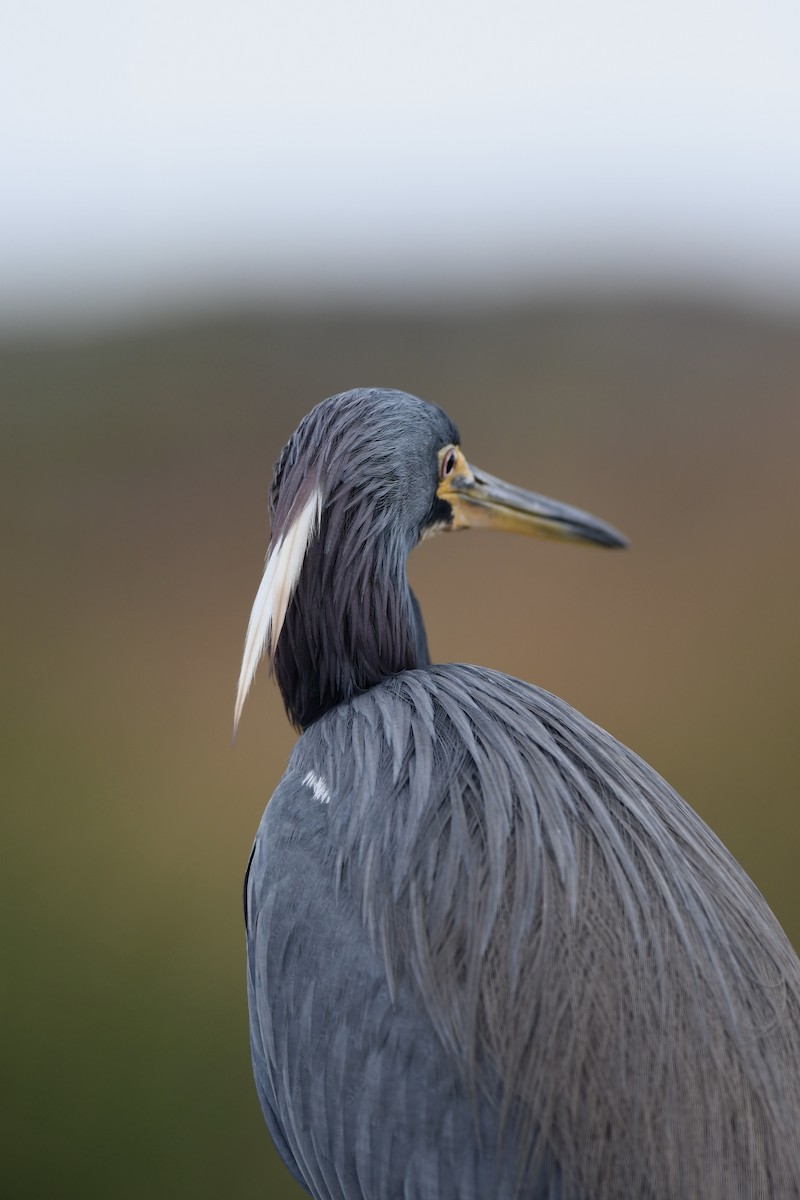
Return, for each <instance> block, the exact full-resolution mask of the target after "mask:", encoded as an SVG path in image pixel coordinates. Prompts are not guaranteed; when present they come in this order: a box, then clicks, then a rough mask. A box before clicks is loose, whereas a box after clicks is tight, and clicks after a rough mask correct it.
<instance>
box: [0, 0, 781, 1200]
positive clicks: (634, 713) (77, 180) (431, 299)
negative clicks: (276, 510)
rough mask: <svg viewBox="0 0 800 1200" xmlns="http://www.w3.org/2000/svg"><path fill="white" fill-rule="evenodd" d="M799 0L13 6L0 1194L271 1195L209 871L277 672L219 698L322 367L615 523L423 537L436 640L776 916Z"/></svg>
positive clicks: (149, 0)
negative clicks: (688, 814)
mask: <svg viewBox="0 0 800 1200" xmlns="http://www.w3.org/2000/svg"><path fill="white" fill-rule="evenodd" d="M798 14H800V10H798V8H797V6H796V5H795V4H793V3H789V2H788V0H786V2H783V0H768V2H767V3H762V4H760V5H756V4H753V3H744V2H742V0H728V3H727V4H725V5H724V6H723V5H719V4H717V3H713V2H712V0H692V3H689V2H688V0H672V3H670V4H666V3H661V4H654V5H647V6H643V5H641V4H634V3H633V2H625V0H609V2H608V3H606V4H604V5H602V6H600V5H596V4H593V3H591V2H590V0H559V3H555V0H542V2H541V3H539V4H531V3H529V2H528V3H513V2H512V0H494V2H493V3H492V4H491V5H489V4H488V3H486V2H484V3H475V4H470V3H465V2H464V0H459V3H458V4H455V3H450V2H446V0H443V2H441V3H439V4H436V5H428V4H425V3H423V0H404V3H403V4H402V5H400V4H383V3H377V4H376V3H374V2H371V3H366V0H341V3H339V4H337V5H335V6H334V5H330V4H324V3H322V2H321V0H309V2H308V3H306V4H304V5H302V6H301V5H275V4H268V3H263V2H262V3H255V2H253V3H251V2H249V0H230V3H228V4H227V5H225V6H224V7H220V6H211V5H210V4H207V3H205V2H204V0H193V2H192V3H191V4H189V3H188V2H187V0H159V2H158V3H155V0H137V2H136V3H131V2H128V0H120V2H119V3H116V4H114V5H112V6H109V5H107V4H101V3H99V0H97V2H91V0H74V3H72V4H70V5H62V4H57V3H56V2H55V0H36V2H35V3H27V4H25V5H22V4H20V3H12V4H11V5H9V6H7V8H6V10H5V14H4V21H3V25H4V32H3V37H2V39H0V157H1V158H2V163H3V178H2V188H1V189H0V406H1V407H0V488H1V489H2V492H3V503H2V508H1V509H0V511H1V512H2V522H3V554H2V567H0V571H2V611H3V621H2V627H0V639H2V652H3V657H2V662H3V667H2V682H3V694H2V705H3V712H2V721H1V722H0V739H2V744H1V745H0V763H2V777H3V800H4V813H3V816H4V827H5V830H6V833H5V836H4V838H3V849H4V852H5V854H4V857H5V864H4V869H3V872H2V878H3V886H4V888H5V891H6V896H5V898H4V903H3V905H2V913H3V918H2V919H3V924H4V963H5V969H4V971H3V989H2V991H3V1004H4V1015H3V1029H4V1033H5V1036H4V1039H3V1040H4V1043H5V1059H6V1062H5V1065H4V1088H3V1105H4V1107H5V1109H6V1111H5V1113H4V1114H3V1122H2V1125H3V1129H4V1131H5V1134H6V1145H5V1147H4V1151H3V1155H2V1166H0V1174H1V1176H2V1177H0V1185H1V1186H2V1191H3V1194H4V1195H8V1196H14V1197H23V1196H31V1197H37V1198H38V1197H42V1196H54V1197H55V1196H58V1197H66V1196H81V1197H89V1196H95V1195H97V1196H114V1197H132V1198H133V1197H142V1196H147V1197H160V1196H164V1197H182V1196H192V1197H218V1196H219V1195H221V1194H224V1195H230V1196H237V1195H248V1196H251V1195H253V1194H258V1195H264V1196H266V1197H270V1198H275V1200H280V1198H281V1197H287V1198H288V1197H290V1196H294V1195H298V1194H299V1193H298V1192H297V1191H296V1190H295V1189H293V1188H292V1186H290V1182H289V1178H288V1176H287V1175H286V1173H285V1172H284V1171H283V1169H282V1168H281V1167H280V1165H279V1164H278V1163H277V1160H276V1159H275V1158H274V1156H273V1152H272V1149H271V1146H270V1143H269V1139H268V1136H267V1134H266V1131H265V1129H264V1127H263V1124H262V1121H261V1116H260V1112H259V1110H258V1105H257V1101H256V1097H255V1092H254V1089H253V1086H252V1082H251V1078H250V1066H249V1054H248V1045H247V1017H246V1004H245V990H244V947H243V931H242V920H241V902H240V893H241V880H242V875H243V871H244V866H245V863H246V861H247V856H248V853H249V848H250V842H251V839H252V837H253V834H254V832H255V829H256V826H257V824H258V821H259V819H260V816H261V812H262V809H263V806H264V804H265V802H266V800H267V799H268V797H269V795H270V793H271V791H272V789H273V787H274V785H275V783H276V782H277V780H278V778H279V777H280V774H281V772H282V770H283V765H284V763H285V760H286V757H287V754H288V751H289V749H290V747H291V744H292V741H293V734H292V732H291V730H290V729H289V727H288V725H287V722H286V720H285V717H284V715H283V712H282V709H281V705H280V702H279V700H278V697H277V695H276V692H275V689H274V687H273V686H272V685H271V683H270V682H269V680H268V679H267V678H266V675H264V676H263V677H260V678H259V681H258V686H257V687H256V689H255V692H254V695H253V697H252V698H251V700H250V701H249V702H248V706H247V708H246V710H245V715H244V720H243V725H242V728H241V730H240V735H239V738H238V742H237V745H236V747H235V749H232V748H231V723H232V710H233V699H234V687H235V681H236V677H237V674H238V668H239V655H240V649H241V643H242V639H243V635H244V630H245V625H246V621H247V616H248V613H249V608H250V604H251V601H252V598H253V595H254V593H255V589H256V587H257V584H258V580H259V578H260V572H261V566H262V563H263V556H264V552H265V549H266V545H267V541H268V537H269V530H268V525H267V517H266V492H267V487H268V483H269V479H270V474H271V467H272V463H273V461H274V460H275V458H276V456H277V454H278V452H279V450H280V448H281V446H282V445H283V443H284V442H285V440H286V439H287V437H288V436H289V434H290V433H291V431H292V430H293V428H294V427H295V425H296V424H297V422H298V420H299V419H300V417H301V416H302V415H303V414H304V413H305V412H306V411H307V410H308V409H309V408H310V407H311V406H312V405H313V404H314V403H316V402H317V401H318V400H320V399H322V398H323V397H324V396H326V395H329V394H331V393H333V392H336V391H339V390H342V389H345V388H348V387H352V386H356V385H364V384H380V385H385V386H393V387H401V388H404V389H406V390H409V391H413V392H416V393H418V394H420V395H423V396H425V397H426V398H427V399H430V400H432V401H435V402H437V403H439V404H441V405H442V406H443V407H444V408H445V409H447V411H448V412H449V413H450V414H451V416H452V417H453V418H454V419H455V421H456V423H457V424H458V425H459V426H460V428H461V432H462V439H463V445H464V449H465V452H466V453H467V456H468V457H470V458H472V459H473V460H474V461H475V462H477V463H479V464H480V465H482V466H484V467H485V468H486V469H487V470H489V471H491V472H493V473H494V474H498V475H502V476H505V477H507V478H509V479H511V480H513V481H515V482H518V483H521V484H524V485H527V486H530V487H532V488H535V489H536V490H539V491H542V492H545V493H548V494H551V495H554V496H556V497H558V498H560V499H564V500H566V501H569V502H571V503H573V504H577V505H580V506H581V507H585V508H588V509H589V510H590V511H593V512H596V513H597V514H598V515H600V516H602V517H604V518H606V519H607V520H609V521H611V522H613V523H614V524H615V525H617V526H618V527H620V528H621V529H622V530H624V531H625V532H626V533H627V534H628V535H629V536H630V538H631V540H632V548H631V549H630V551H629V552H627V553H626V554H624V555H603V554H598V553H593V552H586V551H584V552H580V551H578V550H573V549H570V548H567V547H559V546H552V545H547V544H539V543H531V542H526V541H521V540H515V539H512V538H502V537H496V538H490V537H488V536H485V535H481V534H475V535H472V536H465V537H463V538H452V539H447V540H445V539H436V540H433V541H431V542H428V543H426V544H425V545H424V546H422V547H420V549H419V550H418V551H416V552H415V554H414V556H413V557H412V560H411V564H410V572H411V576H412V580H413V583H414V585H415V587H416V589H417V592H418V595H419V596H420V598H421V600H422V603H423V609H424V611H425V614H426V620H427V624H428V631H429V638H430V643H431V647H432V651H433V653H434V656H435V657H437V658H439V659H442V660H467V661H473V662H478V663H483V664H486V665H490V666H493V667H496V668H499V669H501V670H505V671H509V672H511V673H513V674H517V675H520V676H522V677H524V678H527V679H530V680H533V681H535V682H537V683H539V684H541V685H542V686H544V687H546V688H548V689H550V690H552V691H555V692H557V693H558V694H560V695H562V696H564V697H565V698H567V699H568V700H569V701H570V702H572V703H573V704H575V705H576V706H577V707H579V708H580V709H582V710H583V711H584V712H586V713H587V714H588V715H589V716H590V717H592V718H593V719H594V720H595V721H597V722H599V723H600V724H601V725H603V726H605V727H606V728H608V729H609V730H610V731H611V732H612V733H614V734H615V735H616V736H617V737H619V738H621V739H622V740H623V741H625V742H627V743H628V744H630V745H631V746H632V747H633V748H634V749H635V750H637V751H638V752H639V753H640V754H642V755H643V756H644V757H645V758H647V759H648V760H649V761H650V762H652V763H653V765H654V766H655V767H656V768H657V769H659V770H660V771H661V772H662V773H663V774H664V775H666V777H667V778H668V779H669V780H670V781H671V782H672V783H673V784H674V785H675V786H676V787H677V788H678V790H680V791H681V792H682V793H683V794H684V795H685V796H686V798H687V799H688V800H689V801H690V802H691V803H692V804H693V805H694V806H695V807H696V808H697V809H698V810H699V811H700V812H701V813H702V814H703V816H704V817H705V818H706V819H707V820H708V821H709V822H710V824H711V825H712V826H713V828H714V829H715V830H716V831H717V832H718V833H719V834H720V835H721V837H722V838H723V840H724V841H725V842H726V843H727V844H728V846H729V847H730V848H731V849H732V851H733V852H734V853H735V854H736V855H737V857H738V858H739V859H740V860H741V861H742V862H743V863H744V865H745V867H746V868H747V870H748V871H749V872H750V873H751V875H752V876H753V878H754V879H755V881H756V882H757V884H758V885H759V887H760V888H761V889H762V891H763V892H764V893H765V895H766V896H767V899H768V900H769V902H770V903H771V904H772V906H773V907H774V909H775V911H776V913H777V914H778V917H779V919H780V920H781V922H782V923H783V925H784V927H785V928H786V930H787V932H788V934H789V936H790V937H791V938H792V940H793V941H794V943H795V945H800V879H798V872H797V862H798V857H799V856H800V815H798V812H797V793H798V788H797V783H798V766H797V763H798V757H797V704H798V702H797V696H798V686H799V685H800V656H799V655H798V650H799V649H800V646H799V645H798V622H797V614H798V610H799V609H800V565H799V564H798V554H797V546H798V535H800V472H799V471H798V445H800V440H799V439H800V402H799V401H800V337H798V335H799V334H800V215H799V214H800V151H799V150H798V118H797V114H798V112H800V73H798V71H797V57H796V49H797V45H798V39H799V38H800V15H798ZM453 586H455V587H456V594H457V595H458V596H459V598H460V600H459V604H458V606H457V607H456V608H455V609H454V607H453V605H452V603H451V602H450V598H451V597H452V595H453V591H452V588H453Z"/></svg>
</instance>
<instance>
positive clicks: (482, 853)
mask: <svg viewBox="0 0 800 1200" xmlns="http://www.w3.org/2000/svg"><path fill="white" fill-rule="evenodd" d="M254 864H255V868H256V869H255V871H254V870H253V869H251V892H252V894H253V897H254V900H253V901H252V902H251V911H253V909H254V908H255V909H257V911H258V916H259V920H260V921H261V924H262V928H264V929H265V928H266V927H267V925H270V928H271V930H272V939H273V951H274V952H273V961H276V962H278V961H280V962H286V961H288V960H289V958H290V957H291V955H292V954H295V955H297V954H304V955H306V956H307V964H306V968H305V971H304V972H298V971H297V970H296V969H293V970H292V971H291V972H288V973H287V976H286V977H287V978H290V979H291V980H292V984H291V986H292V987H297V986H300V987H311V988H312V990H314V991H315V993H316V995H317V996H319V994H320V990H321V989H323V988H324V989H326V991H327V993H328V1000H327V1001H326V1003H330V1005H331V1007H330V1008H329V1009H326V1011H330V1012H334V1011H336V1009H337V1006H339V1007H342V1008H343V1007H346V1003H345V997H350V998H351V1001H352V1004H353V1005H355V1007H356V1008H357V1007H358V1005H359V1004H363V1003H364V1000H363V997H364V996H366V995H371V994H373V992H374V989H376V988H377V989H378V990H380V994H381V996H382V997H383V1000H384V1001H385V1002H390V1001H391V1000H392V998H393V997H396V996H398V995H400V994H407V995H408V996H410V997H412V999H413V1003H414V1004H415V1005H416V1010H415V1011H416V1012H417V1014H418V1015H417V1022H418V1024H417V1031H416V1035H415V1036H417V1037H418V1036H419V1028H420V1026H419V1020H420V1019H421V1020H423V1022H424V1025H425V1027H426V1028H427V1029H429V1030H430V1031H432V1034H433V1040H432V1041H429V1042H428V1043H426V1045H427V1048H428V1050H432V1047H433V1046H436V1047H437V1048H438V1049H437V1053H438V1052H439V1051H440V1050H441V1049H442V1048H443V1049H444V1053H445V1056H446V1057H447V1056H448V1055H449V1061H450V1062H451V1063H452V1064H453V1070H457V1071H458V1072H459V1073H460V1075H461V1077H462V1078H463V1079H464V1080H465V1081H466V1086H467V1087H468V1089H472V1092H473V1094H480V1095H482V1096H484V1097H489V1098H490V1099H491V1100H496V1099H497V1098H498V1096H499V1097H500V1100H499V1103H500V1107H501V1110H502V1111H504V1112H506V1113H511V1114H516V1117H515V1118H514V1119H515V1120H516V1119H518V1121H519V1128H520V1129H521V1130H523V1134H522V1136H523V1138H524V1137H527V1138H528V1141H527V1143H525V1145H526V1146H527V1149H528V1150H530V1148H531V1146H532V1145H533V1144H534V1143H535V1142H536V1140H537V1139H538V1135H539V1133H541V1132H543V1134H544V1140H546V1141H547V1143H548V1145H549V1146H551V1147H552V1149H553V1151H554V1153H555V1155H556V1158H557V1159H560V1158H561V1157H562V1153H563V1155H565V1156H566V1159H570V1160H571V1161H574V1155H573V1152H572V1150H571V1149H570V1148H571V1147H575V1146H578V1145H580V1146H581V1147H583V1149H582V1151H581V1155H580V1156H579V1160H578V1161H577V1163H576V1165H575V1170H576V1177H575V1179H576V1183H577V1185H578V1190H579V1191H580V1190H587V1189H588V1190H589V1191H591V1188H589V1183H590V1181H592V1180H594V1181H596V1180H598V1179H604V1180H606V1181H607V1190H606V1191H598V1192H597V1194H609V1195H611V1194H635V1193H637V1191H638V1190H641V1188H645V1186H646V1183H647V1180H648V1179H652V1178H653V1177H654V1175H658V1174H660V1175H661V1176H663V1180H664V1193H665V1194H696V1195H699V1194H705V1195H709V1196H712V1195H713V1196H721V1195H726V1196H727V1195H730V1196H734V1195H738V1194H739V1192H738V1191H737V1187H738V1184H737V1182H736V1181H737V1180H742V1179H749V1180H751V1181H752V1182H753V1186H754V1187H755V1188H756V1190H755V1191H754V1192H753V1194H756V1193H757V1191H758V1187H757V1186H756V1182H757V1181H758V1180H762V1181H763V1179H764V1178H766V1175H765V1172H766V1173H767V1174H769V1175H770V1177H774V1178H778V1176H779V1175H780V1173H781V1172H785V1174H784V1175H780V1177H781V1178H787V1179H788V1178H789V1177H791V1178H793V1179H797V1178H800V1161H798V1160H799V1159H800V1149H798V1147H800V974H799V971H798V962H797V959H796V957H795V955H794V954H793V952H792V950H791V948H790V946H789V944H788V942H787V940H786V938H785V936H784V935H783V932H782V931H781V929H780V926H779V925H778V923H777V922H776V921H775V918H774V917H773V916H772V914H771V912H770V911H769V908H768V907H767V905H766V904H765V902H764V900H763V898H762V897H761V896H760V894H759V893H758V891H757V889H756V888H755V887H754V886H753V884H752V883H751V882H750V880H749V879H748V878H747V876H746V874H745V873H744V872H743V871H742V869H741V868H740V867H739V866H738V864H737V863H736V862H735V861H734V860H733V858H732V857H731V856H730V855H729V854H728V852H727V851H726V850H725V848H724V847H723V846H722V844H721V843H720V842H719V840H718V839H717V838H716V837H715V836H714V834H713V833H711V831H710V830H709V829H708V827H707V826H706V825H705V824H704V823H703V821H702V820H701V819H700V818H699V817H698V816H697V815H696V814H695V813H694V812H693V810H692V809H691V808H690V807H689V806H688V805H687V804H686V803H685V802H684V801H683V800H682V799H681V798H680V797H679V796H678V795H677V794H676V793H675V792H674V791H673V790H672V789H671V788H669V786H668V785H667V784H666V783H665V782H664V781H663V780H662V779H661V778H660V777H659V776H658V774H657V773H656V772H655V771H653V770H652V769H651V768H650V767H648V766H647V765H646V764H645V763H644V762H643V761H642V760H641V759H639V758H638V757H637V756H636V755H635V754H633V753H632V752H631V751H630V750H628V749H627V748H626V747H625V746H623V745H621V744H620V743H619V742H617V741H616V740H615V739H613V738H612V737H611V736H610V735H609V734H607V733H605V732H604V731H603V730H601V729H599V728H598V727H597V726H596V725H594V724H593V723H592V722H591V721H589V720H588V719H587V718H585V717H583V716H582V715H580V714H579V713H577V712H576V711H575V710H574V709H572V708H571V707H570V706H569V705H567V704H566V703H564V702H563V701H561V700H558V699H557V698H556V697H554V696H551V695H550V694H549V693H547V692H545V691H543V690H541V689H539V688H536V687H534V686H532V685H530V684H526V683H524V682H522V681H520V680H516V679H513V678H510V677H508V676H504V675H501V674H498V673H496V672H491V671H487V670H485V669H482V668H477V667H470V666H465V665H449V666H430V667H425V668H420V669H418V670H414V671H407V672H403V673H401V674H399V675H397V676H394V677H392V678H391V679H387V680H386V681H385V682H384V683H383V684H381V685H379V686H378V687H375V688H372V689H370V690H369V692H367V693H365V694H364V695H361V696H358V697H356V698H354V699H353V700H352V701H351V702H350V703H349V704H347V705H340V706H339V707H338V708H336V709H334V710H332V711H331V712H330V713H329V714H327V715H326V716H325V717H323V718H321V719H320V720H319V721H317V722H315V724H314V725H313V726H311V727H310V728H309V729H308V730H307V731H306V732H305V733H304V734H303V736H302V737H301V738H300V739H299V741H298V743H297V745H296V747H295V750H294V752H293V754H292V757H291V760H290V763H289V767H288V770H287V774H286V776H285V777H284V780H283V781H282V783H281V785H280V787H279V788H278V791H277V792H276V794H275V796H274V798H273V800H272V801H271V803H270V805H269V806H268V808H267V812H266V814H265V818H264V823H263V824H262V829H261V831H260V835H259V839H258V841H257V848H256V858H255V859H254ZM256 893H258V897H259V899H258V900H255V896H256ZM278 897H281V899H280V901H279V900H278ZM301 909H302V913H303V914H304V915H303V916H302V920H300V921H299V920H298V913H299V912H300V910H301ZM345 914H346V919H345ZM337 929H340V930H341V934H337ZM336 937H339V944H338V945H337V949H336V951H335V955H336V960H335V962H333V964H332V966H331V968H330V970H329V971H328V972H327V978H326V979H325V980H324V981H323V980H322V979H317V978H315V977H314V970H315V957H316V961H319V960H320V955H321V954H323V953H324V954H325V955H326V956H327V957H326V958H325V961H326V963H329V964H330V963H331V954H330V950H329V949H328V950H324V951H323V950H321V949H320V946H319V945H317V941H319V940H320V939H328V940H330V939H331V938H334V939H335V938H336ZM315 939H316V940H315ZM251 941H252V935H251ZM367 964H368V965H367ZM365 971H366V974H365V973H364V972H365ZM298 981H299V982H298ZM370 988H372V989H373V992H370ZM381 989H382V990H381ZM265 994H266V993H264V995H265ZM374 994H377V992H375V993H374ZM387 998H388V1000H387ZM301 999H302V997H301V996H300V995H296V996H295V997H294V998H291V997H289V1000H288V1001H287V1002H288V1003H290V1004H294V1006H295V1008H296V1010H297V1011H300V1012H302V1006H301ZM285 1000H286V997H285V996H284V997H283V998H282V999H281V1001H280V1003H281V1004H283V1003H284V1001H285ZM262 1002H263V996H262ZM298 1006H300V1007H298ZM320 1011H321V1010H320ZM353 1011H355V1009H353ZM420 1014H422V1016H421V1017H420ZM298 1027H302V1019H301V1020H300V1022H297V1021H295V1023H294V1028H295V1029H297V1028H298ZM377 1027H378V1028H383V1026H380V1024H378V1026H377ZM676 1029H677V1030H681V1031H682V1032H681V1036H680V1037H679V1038H678V1037H676V1038H673V1037H671V1035H670V1030H676ZM309 1036H310V1034H309ZM431 1061H433V1058H431ZM437 1061H438V1060H437ZM543 1080H559V1081H560V1085H559V1088H558V1089H557V1090H554V1089H552V1088H550V1087H543V1086H542V1081H543ZM731 1097H737V1099H736V1101H735V1104H734V1102H733V1101H732V1100H731ZM742 1105H744V1111H745V1113H746V1116H744V1117H743V1115H742V1111H743V1110H742ZM693 1112H712V1113H714V1114H715V1118H714V1121H713V1122H711V1123H708V1124H706V1125H702V1124H701V1125H697V1124H696V1123H693V1122H692V1121H691V1119H689V1117H688V1116H687V1114H691V1113H693ZM631 1114H636V1121H635V1122H634V1121H632V1119H631ZM743 1122H744V1125H743ZM745 1127H746V1128H745ZM524 1131H527V1134H526V1133H525V1132H524ZM531 1139H533V1141H531ZM695 1142H696V1143H697V1144H696V1145H695ZM643 1146H644V1147H645V1148H647V1147H653V1146H657V1147H660V1149H659V1151H658V1153H657V1154H656V1155H655V1157H653V1158H650V1157H649V1151H647V1152H645V1151H643V1150H642V1147H643ZM690 1151H691V1153H690ZM787 1155H788V1156H789V1157H788V1158H787ZM566 1159H565V1161H566ZM711 1161H719V1162H724V1163H726V1164H728V1166H727V1167H726V1172H727V1173H723V1176H721V1177H717V1179H716V1181H715V1183H714V1188H716V1190H714V1189H713V1188H712V1187H711V1185H710V1183H709V1180H707V1179H704V1178H703V1179H701V1178H700V1177H699V1176H698V1177H697V1178H695V1177H694V1176H692V1177H691V1178H689V1177H686V1176H685V1170H686V1166H685V1164H686V1163H703V1162H711ZM636 1163H638V1164H639V1167H638V1168H637V1170H640V1171H641V1173H642V1174H641V1178H638V1179H631V1178H630V1171H631V1169H632V1167H631V1164H636ZM765 1164H771V1165H765ZM776 1164H777V1165H776ZM626 1172H627V1174H626ZM720 1179H721V1182H720ZM584 1184H585V1185H586V1186H585V1187H584V1186H583V1185H584ZM640 1185H641V1188H640ZM758 1186H761V1185H760V1183H759V1184H758ZM626 1187H629V1188H630V1191H629V1192H625V1191H624V1188H626ZM720 1187H723V1189H724V1188H727V1189H728V1190H727V1191H724V1190H723V1191H720V1190H719V1188H720ZM615 1188H617V1189H619V1188H622V1189H623V1190H622V1191H621V1192H617V1191H615V1190H614V1189H615ZM775 1194H778V1193H777V1192H776V1193H775ZM780 1194H783V1193H780ZM787 1194H791V1193H787Z"/></svg>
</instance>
